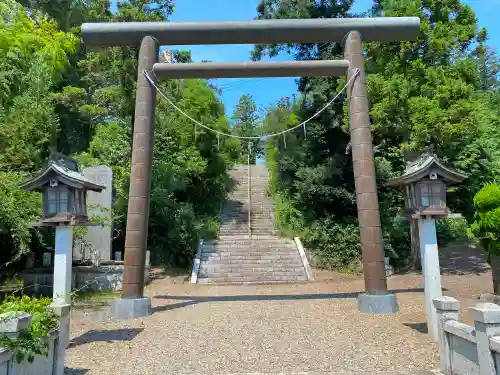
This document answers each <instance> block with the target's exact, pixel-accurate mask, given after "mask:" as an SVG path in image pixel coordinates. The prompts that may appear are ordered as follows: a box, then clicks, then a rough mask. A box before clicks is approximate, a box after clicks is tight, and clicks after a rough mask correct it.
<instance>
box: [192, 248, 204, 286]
mask: <svg viewBox="0 0 500 375" xmlns="http://www.w3.org/2000/svg"><path fill="white" fill-rule="evenodd" d="M202 248H203V240H200V242H199V243H198V248H197V249H196V257H195V258H194V263H193V271H192V272H191V281H190V282H191V284H196V283H197V282H198V272H199V271H200V263H201V250H202Z"/></svg>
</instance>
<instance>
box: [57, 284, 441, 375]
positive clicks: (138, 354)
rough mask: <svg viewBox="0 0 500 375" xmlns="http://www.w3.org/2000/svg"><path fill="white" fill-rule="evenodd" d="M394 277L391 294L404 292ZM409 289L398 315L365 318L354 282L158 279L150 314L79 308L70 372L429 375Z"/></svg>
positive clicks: (417, 300) (430, 363)
mask: <svg viewBox="0 0 500 375" xmlns="http://www.w3.org/2000/svg"><path fill="white" fill-rule="evenodd" d="M391 280H392V279H391ZM391 280H390V283H389V286H390V287H391V288H392V289H398V288H403V289H406V287H405V285H403V284H404V283H402V281H401V279H398V277H396V278H395V279H394V282H392V281H391ZM412 280H413V279H412ZM403 281H404V280H403ZM414 281H415V280H414ZM391 284H392V285H391ZM413 284H415V285H411V286H410V288H413V289H410V291H407V292H398V293H397V296H398V301H399V303H400V306H401V311H400V312H399V313H397V314H393V315H368V314H361V313H359V312H358V311H357V304H356V298H355V294H353V292H357V291H362V290H363V281H362V280H360V279H357V278H352V279H347V280H335V281H333V280H330V281H321V282H315V283H309V284H296V285H290V284H288V285H272V286H265V285H261V286H205V285H191V284H180V285H172V284H168V283H167V282H165V281H164V280H158V281H156V282H154V283H153V285H151V286H150V287H149V288H148V291H147V293H148V294H149V295H150V296H151V297H152V303H153V309H154V310H155V312H154V314H153V315H152V316H150V317H146V318H141V319H137V320H135V321H128V322H123V321H121V322H120V321H112V320H109V319H107V317H106V311H94V312H85V313H84V312H81V311H75V312H74V314H73V320H72V343H71V345H70V348H69V349H68V350H67V366H68V367H69V368H70V369H71V370H70V369H68V374H79V375H80V374H81V375H83V374H86V375H106V374H121V375H132V374H134V375H135V374H140V375H149V374H231V373H238V374H242V373H259V374H265V373H269V374H278V373H286V374H293V373H303V374H304V373H306V374H315V373H355V372H363V373H364V374H366V373H376V372H381V373H384V374H388V373H402V374H423V373H429V371H430V370H432V369H435V368H437V367H438V364H437V363H438V351H437V347H436V346H435V345H434V344H433V343H432V342H431V341H430V340H429V339H428V337H427V335H426V334H425V333H423V332H421V331H423V330H425V324H424V322H425V315H424V307H423V294H422V291H421V289H419V287H420V285H418V284H419V283H418V279H417V280H416V281H415V282H413Z"/></svg>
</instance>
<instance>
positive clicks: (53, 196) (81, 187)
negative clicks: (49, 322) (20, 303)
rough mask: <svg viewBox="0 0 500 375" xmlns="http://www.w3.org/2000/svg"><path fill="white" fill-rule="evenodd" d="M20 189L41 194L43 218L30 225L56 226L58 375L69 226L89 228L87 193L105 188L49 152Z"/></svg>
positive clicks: (65, 322) (65, 335) (65, 338)
mask: <svg viewBox="0 0 500 375" xmlns="http://www.w3.org/2000/svg"><path fill="white" fill-rule="evenodd" d="M21 188H23V189H25V190H27V191H33V190H38V191H41V192H42V201H43V216H42V218H41V220H40V221H39V222H37V223H34V225H36V226H55V227H56V236H55V246H54V249H55V254H54V277H53V280H54V281H53V288H52V295H53V302H52V309H53V310H54V312H55V314H56V315H57V316H58V320H59V339H58V341H57V347H56V348H55V349H54V350H55V351H56V353H57V357H58V358H59V361H58V365H57V368H56V369H55V372H54V373H55V374H57V375H62V374H64V356H65V350H66V348H67V346H68V343H69V327H70V308H71V279H72V278H71V266H72V252H73V226H75V225H79V226H88V225H92V224H91V223H89V222H88V216H87V204H86V203H87V191H89V190H91V191H96V192H101V191H102V190H103V189H104V188H105V187H104V186H102V185H98V184H96V183H95V182H93V181H90V180H89V179H87V178H86V177H85V176H83V175H82V174H81V173H80V170H79V169H78V163H77V162H76V160H74V159H72V158H70V157H67V156H65V155H62V154H60V153H52V154H51V155H50V159H49V162H48V163H47V166H46V167H45V168H44V169H43V170H42V171H41V172H40V173H39V174H38V175H37V176H35V177H33V178H32V179H31V180H29V181H26V182H25V183H23V184H22V185H21Z"/></svg>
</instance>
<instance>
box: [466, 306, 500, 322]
mask: <svg viewBox="0 0 500 375" xmlns="http://www.w3.org/2000/svg"><path fill="white" fill-rule="evenodd" d="M470 310H471V312H472V316H473V317H474V321H476V322H481V323H487V324H495V323H500V306H498V305H495V304H493V303H478V304H477V305H475V306H474V307H471V309H470Z"/></svg>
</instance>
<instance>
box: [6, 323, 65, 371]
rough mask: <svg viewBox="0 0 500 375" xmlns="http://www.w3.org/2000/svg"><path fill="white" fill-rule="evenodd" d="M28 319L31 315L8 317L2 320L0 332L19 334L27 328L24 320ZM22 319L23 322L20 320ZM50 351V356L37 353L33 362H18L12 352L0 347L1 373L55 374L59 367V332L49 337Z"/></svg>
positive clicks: (10, 335)
mask: <svg viewBox="0 0 500 375" xmlns="http://www.w3.org/2000/svg"><path fill="white" fill-rule="evenodd" d="M26 319H27V320H28V322H27V324H28V326H29V319H30V317H29V315H24V316H22V317H20V318H8V320H0V332H1V333H2V334H7V335H8V336H9V337H12V336H14V337H15V336H17V335H18V334H19V332H20V331H21V329H23V328H26V327H25V323H24V322H22V320H26ZM19 320H21V322H19ZM48 341H49V353H48V356H47V357H45V356H40V355H36V356H35V360H34V361H33V362H32V363H29V362H28V361H24V362H21V363H17V361H16V360H15V359H14V358H13V357H12V353H11V352H10V351H9V350H7V349H4V348H0V375H53V374H54V369H55V368H57V363H55V362H56V361H57V355H56V350H55V347H56V342H57V333H54V334H53V335H51V337H49V338H48Z"/></svg>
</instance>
